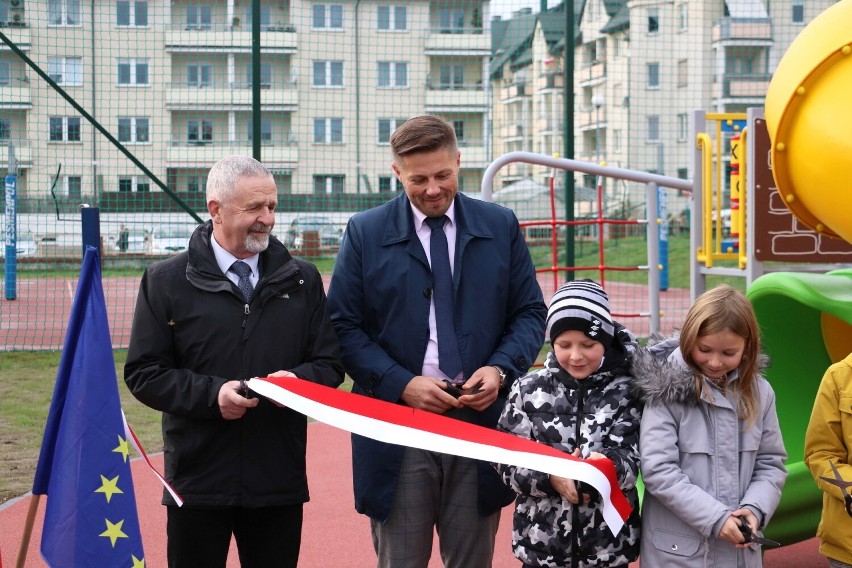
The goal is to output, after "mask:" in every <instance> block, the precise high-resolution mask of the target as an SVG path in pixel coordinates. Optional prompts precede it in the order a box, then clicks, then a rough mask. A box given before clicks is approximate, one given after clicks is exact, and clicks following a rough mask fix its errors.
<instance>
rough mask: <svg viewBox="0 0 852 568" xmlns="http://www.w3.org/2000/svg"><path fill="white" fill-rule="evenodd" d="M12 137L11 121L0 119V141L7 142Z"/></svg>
mask: <svg viewBox="0 0 852 568" xmlns="http://www.w3.org/2000/svg"><path fill="white" fill-rule="evenodd" d="M11 137H12V121H11V120H9V119H8V118H0V140H9V139H10V138H11Z"/></svg>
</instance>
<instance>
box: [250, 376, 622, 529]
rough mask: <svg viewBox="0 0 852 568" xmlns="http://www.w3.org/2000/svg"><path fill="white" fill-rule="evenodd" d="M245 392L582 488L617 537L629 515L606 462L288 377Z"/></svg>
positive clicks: (367, 432)
mask: <svg viewBox="0 0 852 568" xmlns="http://www.w3.org/2000/svg"><path fill="white" fill-rule="evenodd" d="M248 387H249V388H250V389H251V390H253V391H254V392H256V393H258V394H259V395H262V396H265V397H267V398H269V399H271V400H274V401H275V402H278V403H280V404H283V405H285V406H287V407H289V408H292V409H293V410H295V411H297V412H300V413H302V414H304V415H306V416H310V417H311V418H313V419H315V420H319V421H320V422H324V423H326V424H329V425H331V426H334V427H336V428H340V429H341V430H346V431H348V432H352V433H353V434H359V435H361V436H365V437H367V438H372V439H374V440H378V441H380V442H387V443H389V444H398V445H401V446H408V447H411V448H419V449H422V450H429V451H436V452H442V453H445V454H452V455H456V456H463V457H468V458H473V459H478V460H484V461H487V462H495V463H502V464H506V465H513V466H516V467H525V468H529V469H533V470H536V471H541V472H544V473H548V474H551V475H558V476H560V477H565V478H568V479H575V480H579V481H582V482H584V483H588V484H589V485H591V486H592V487H594V488H595V489H597V490H598V492H599V493H600V494H601V497H602V499H603V517H604V520H605V521H606V523H607V525H608V526H609V529H610V530H611V531H612V534H613V535H616V534H618V532H619V531H620V530H621V527H622V526H623V525H624V521H625V520H626V519H627V517H628V516H629V515H630V512H631V510H632V508H631V506H630V503H629V502H628V501H627V498H626V497H625V496H624V494H623V493H622V492H621V489H620V488H619V486H618V480H617V478H616V474H615V466H614V465H613V463H612V462H611V461H610V460H608V459H594V460H592V459H580V458H575V457H573V456H571V455H568V454H566V453H564V452H561V451H559V450H557V449H554V448H551V447H550V446H547V445H545V444H541V443H538V442H535V441H533V440H527V439H524V438H519V437H517V436H513V435H511V434H507V433H505V432H498V431H497V430H492V429H490V428H485V427H482V426H477V425H475V424H468V423H466V422H461V421H459V420H454V419H452V418H447V417H445V416H441V415H439V414H433V413H431V412H426V411H423V410H416V409H413V408H409V407H407V406H401V405H399V404H392V403H389V402H385V401H382V400H377V399H374V398H370V397H366V396H361V395H357V394H351V393H348V392H346V391H342V390H338V389H333V388H330V387H326V386H322V385H318V384H315V383H311V382H308V381H305V380H302V379H296V378H291V377H266V378H255V379H251V380H250V381H249V382H248Z"/></svg>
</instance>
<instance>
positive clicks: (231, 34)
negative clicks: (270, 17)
mask: <svg viewBox="0 0 852 568" xmlns="http://www.w3.org/2000/svg"><path fill="white" fill-rule="evenodd" d="M260 45H262V46H263V47H262V49H261V51H262V52H264V53H296V51H297V50H298V46H299V34H298V33H297V32H296V28H295V27H294V26H292V25H289V24H281V25H275V26H264V27H261V30H260ZM165 46H166V51H184V50H187V49H190V50H193V51H203V50H210V51H221V50H223V49H227V50H228V51H231V52H246V53H248V52H250V51H251V27H250V26H248V25H237V26H234V25H231V24H218V25H217V24H209V25H183V24H176V25H173V26H172V27H170V28H169V29H167V30H166V33H165Z"/></svg>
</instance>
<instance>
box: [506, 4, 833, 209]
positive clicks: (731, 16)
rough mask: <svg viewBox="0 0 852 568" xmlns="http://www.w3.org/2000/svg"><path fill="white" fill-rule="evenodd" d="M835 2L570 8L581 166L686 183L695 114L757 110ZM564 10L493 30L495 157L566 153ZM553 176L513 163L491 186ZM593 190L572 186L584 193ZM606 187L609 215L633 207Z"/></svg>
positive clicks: (585, 183)
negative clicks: (799, 40)
mask: <svg viewBox="0 0 852 568" xmlns="http://www.w3.org/2000/svg"><path fill="white" fill-rule="evenodd" d="M832 4H834V2H832V1H828V0H814V1H808V2H804V1H803V0H782V1H780V2H768V0H701V1H699V0H674V1H668V0H667V1H660V0H574V2H573V7H574V14H575V22H576V36H575V44H574V85H573V97H574V106H573V109H572V111H573V118H574V150H575V152H574V156H575V158H577V159H581V160H588V161H594V162H606V164H607V165H611V166H616V167H622V168H630V169H635V170H643V171H651V172H657V173H662V174H665V175H669V176H674V177H682V178H686V177H688V176H689V171H688V166H689V158H690V155H691V152H692V148H693V145H692V143H691V140H690V136H689V134H690V115H691V112H692V111H694V110H705V111H707V112H716V113H724V112H744V111H745V109H747V108H749V107H759V106H762V105H763V99H764V96H765V94H766V89H767V87H768V85H769V81H770V79H771V76H772V72H773V71H774V69H775V67H776V66H777V64H778V61H779V60H780V58H781V57H782V56H783V55H784V53H785V51H786V49H787V47H788V46H789V45H790V43H791V42H792V41H793V40H794V39H795V37H796V35H797V34H798V33H799V31H801V30H802V29H803V28H804V26H805V25H806V24H807V23H808V22H810V21H811V20H812V19H813V18H814V17H815V16H816V15H817V14H819V13H820V12H822V11H823V10H825V9H826V8H828V7H829V6H830V5H832ZM562 10H564V6H559V7H557V8H555V9H552V10H550V11H548V12H546V13H544V14H538V15H535V14H530V13H517V14H514V15H513V17H512V18H511V20H510V21H507V22H499V23H494V24H493V25H492V29H493V30H495V31H494V34H493V35H494V42H495V43H494V52H495V53H494V58H493V60H492V67H491V78H492V81H493V83H494V97H493V103H492V104H493V105H494V119H495V122H494V131H495V135H496V136H495V140H494V147H495V154H500V153H503V152H506V151H512V150H522V149H523V150H530V151H537V152H541V153H548V154H551V153H554V152H559V151H561V148H562V136H563V133H564V129H563V128H561V122H560V121H561V120H562V118H561V117H562V116H563V115H562V112H563V110H562V109H563V96H564V89H562V88H561V84H560V83H559V82H560V81H561V79H562V76H563V57H564V53H565V51H564V35H565V33H564V30H565V24H564V22H565V20H566V18H565V13H564V11H562ZM515 19H517V20H518V21H517V23H516V22H515V21H514V20H515ZM531 20H535V21H534V22H533V21H531ZM559 22H561V26H560V25H559ZM500 29H507V30H508V29H512V30H514V31H515V35H514V36H508V35H500V34H499V33H498V30H500ZM521 83H523V84H524V90H523V92H521V91H520V90H519V88H518V84H521ZM557 84H559V87H556V85H557ZM522 133H523V135H522ZM549 176H550V172H549V171H547V170H546V169H545V168H540V167H534V166H523V165H515V166H514V167H512V168H509V169H507V170H506V171H505V172H501V174H500V175H499V176H498V179H496V180H495V187H501V186H505V185H508V184H510V183H513V182H515V181H518V180H520V179H523V178H525V177H529V178H532V179H534V180H535V181H538V182H539V183H546V182H547V179H548V177H549ZM558 181H559V180H557V182H558ZM595 183H596V180H593V179H584V178H583V176H575V185H576V187H578V188H587V189H588V188H592V187H594V185H595ZM603 185H604V186H605V206H606V207H607V209H608V210H609V213H614V214H617V212H618V211H625V210H626V209H628V208H629V207H628V206H627V204H626V203H625V201H626V200H629V199H630V197H629V196H630V194H631V191H630V189H629V185H628V184H623V183H621V184H617V183H615V182H613V181H612V180H609V181H607V180H604V181H603ZM636 193H637V194H638V193H639V189H638V188H636ZM678 207H681V208H682V207H683V202H682V201H681V202H680V203H678V202H675V203H674V204H670V211H676V210H677V208H678Z"/></svg>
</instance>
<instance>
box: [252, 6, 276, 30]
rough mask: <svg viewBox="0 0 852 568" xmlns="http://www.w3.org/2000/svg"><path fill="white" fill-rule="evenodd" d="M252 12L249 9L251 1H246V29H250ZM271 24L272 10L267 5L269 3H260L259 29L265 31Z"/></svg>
mask: <svg viewBox="0 0 852 568" xmlns="http://www.w3.org/2000/svg"><path fill="white" fill-rule="evenodd" d="M252 17H253V14H252V11H251V2H249V3H248V7H247V8H246V26H247V28H246V29H248V30H251V27H252V22H253V21H254V20H253V19H252ZM271 25H272V10H271V8H270V7H269V4H261V5H260V31H267V30H268V29H269V28H270V27H271Z"/></svg>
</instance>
